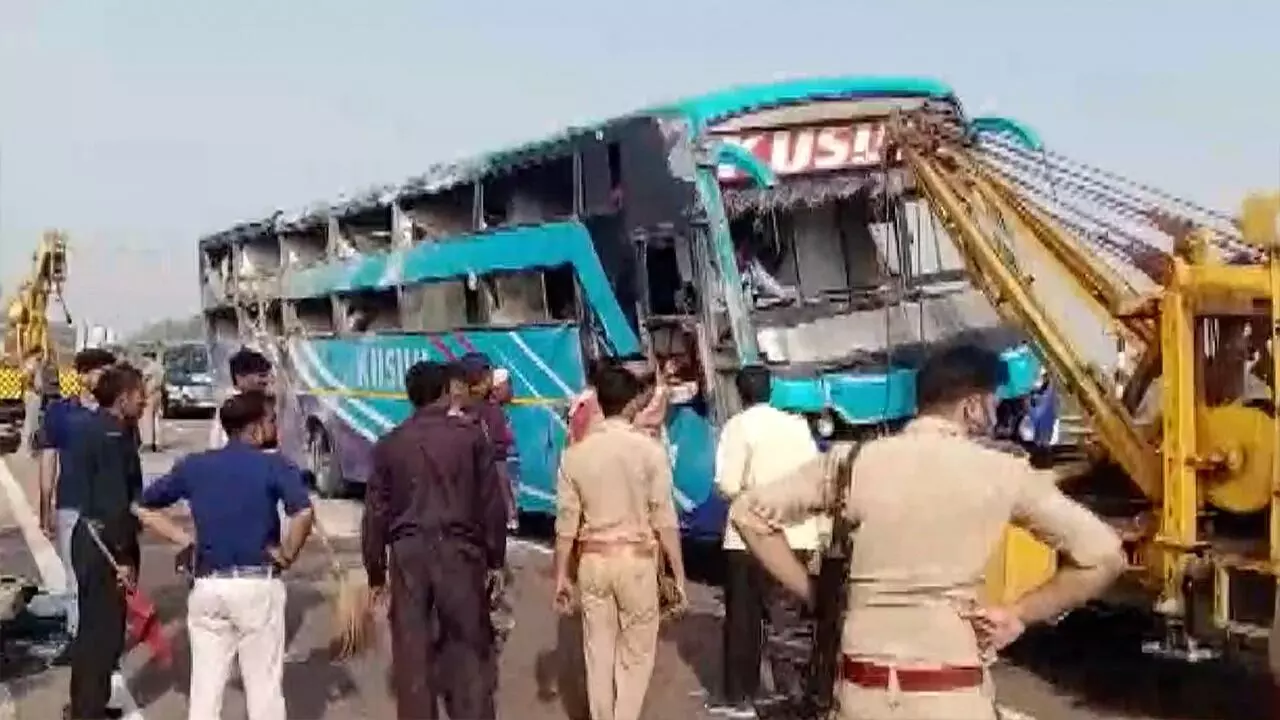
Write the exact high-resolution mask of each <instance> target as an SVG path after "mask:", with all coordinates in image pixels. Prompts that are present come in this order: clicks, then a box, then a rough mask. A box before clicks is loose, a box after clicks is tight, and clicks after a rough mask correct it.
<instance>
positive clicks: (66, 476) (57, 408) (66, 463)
mask: <svg viewBox="0 0 1280 720" xmlns="http://www.w3.org/2000/svg"><path fill="white" fill-rule="evenodd" d="M115 362H116V358H115V355H112V354H111V353H110V352H108V351H106V350H100V349H97V348H90V349H88V350H81V351H80V352H78V353H76V357H75V369H76V373H77V374H78V375H79V376H80V396H79V397H74V398H67V399H65V400H58V401H56V402H54V403H53V404H51V405H49V407H48V408H46V409H45V411H44V419H43V421H42V422H41V425H40V430H39V432H38V433H37V437H36V443H35V447H36V449H37V452H38V462H39V477H40V527H42V528H43V529H44V532H45V535H47V536H48V537H49V538H50V539H51V540H53V541H54V543H55V546H56V548H57V550H58V558H59V559H60V560H62V568H63V570H64V571H65V573H66V578H67V582H66V592H65V593H64V595H63V599H64V603H65V608H66V616H67V635H68V636H70V637H75V634H76V629H77V627H78V625H79V620H80V613H79V607H78V605H77V600H76V573H75V569H74V568H72V567H71V531H72V530H73V529H74V528H75V526H76V522H77V521H78V520H79V519H80V499H81V496H82V495H83V492H84V490H83V487H84V483H85V479H84V473H82V472H77V471H76V469H75V467H74V463H72V462H71V458H70V456H69V453H68V452H67V448H68V446H69V444H70V440H71V437H72V435H73V434H74V429H75V428H76V427H77V426H78V425H79V424H80V423H81V422H83V421H84V419H85V418H86V417H88V416H90V415H92V414H93V412H94V411H95V410H97V408H98V402H97V401H96V400H94V398H93V389H94V387H95V386H97V384H98V378H99V377H100V376H101V375H102V371H103V370H105V369H106V368H108V367H110V366H112V365H114V364H115ZM59 659H60V661H65V660H66V659H67V656H66V654H65V653H64V654H63V655H62V656H61V657H60V658H59Z"/></svg>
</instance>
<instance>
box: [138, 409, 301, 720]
mask: <svg viewBox="0 0 1280 720" xmlns="http://www.w3.org/2000/svg"><path fill="white" fill-rule="evenodd" d="M219 419H220V421H221V423H222V427H223V430H224V431H225V432H226V434H227V437H228V438H230V440H229V442H228V443H227V445H226V446H225V447H223V448H220V449H218V450H210V451H207V452H203V453H198V454H195V455H190V456H188V457H186V458H184V459H183V460H182V461H180V462H179V463H178V464H177V465H175V466H174V467H173V470H172V471H171V472H170V473H169V474H168V475H165V476H164V477H161V478H159V479H157V480H156V481H154V482H153V483H151V484H150V485H148V486H147V489H146V490H145V491H144V492H143V493H142V497H141V499H140V500H139V502H138V504H137V505H136V506H135V507H134V512H135V513H136V514H137V516H138V518H139V519H140V520H141V521H142V523H143V525H144V526H146V527H147V528H148V529H151V530H153V531H154V532H156V533H158V534H160V535H162V536H164V537H166V538H168V539H169V540H171V541H173V542H174V543H175V544H177V545H178V546H179V547H183V548H188V547H190V546H191V544H192V542H193V541H192V539H191V537H190V536H188V535H187V533H186V531H185V530H183V528H182V527H181V526H179V525H177V524H176V523H175V522H174V521H173V520H171V519H170V518H169V517H167V516H166V515H165V514H164V513H162V512H159V510H160V509H161V508H166V507H169V506H171V505H173V504H175V503H177V502H178V501H180V500H186V501H187V505H188V506H189V507H190V509H191V516H192V519H193V520H194V521H195V529H196V537H197V538H199V544H198V546H197V547H196V548H195V549H194V558H193V560H192V563H191V565H192V571H193V572H192V574H193V575H194V576H195V578H196V580H195V585H194V587H193V588H192V590H191V595H190V597H189V598H188V599H187V630H188V634H189V635H190V637H191V692H190V696H189V698H188V703H189V708H190V710H189V714H188V717H189V718H190V720H216V719H217V718H220V717H222V694H223V689H224V688H225V687H226V684H227V679H228V678H229V676H230V673H231V661H232V659H233V658H236V657H238V659H239V663H240V677H241V678H242V681H243V683H244V689H245V700H246V704H247V705H248V715H249V718H250V720H285V719H286V715H285V700H284V690H283V684H282V683H283V680H284V652H285V620H284V618H285V600H286V596H285V585H284V582H283V581H282V580H281V579H280V573H281V571H283V570H285V569H287V568H288V567H289V566H290V565H292V564H293V562H294V560H295V559H297V557H298V554H299V553H300V552H302V547H303V545H304V544H305V543H306V541H307V538H308V537H309V536H310V534H311V528H312V525H313V523H314V522H315V517H314V513H313V510H312V506H311V499H310V497H309V496H308V493H307V488H306V484H305V481H304V480H303V477H302V471H301V470H300V469H299V468H298V467H297V466H296V465H293V464H292V463H290V462H289V461H288V460H285V459H284V458H283V457H282V456H281V455H279V454H278V453H268V452H265V451H264V450H263V449H262V448H263V446H269V445H271V444H273V443H274V441H275V436H276V420H275V410H274V406H273V404H272V402H271V401H270V399H269V398H268V397H267V396H266V395H265V394H263V393H261V392H258V391H249V392H245V393H241V394H239V395H236V396H234V397H231V398H230V399H228V400H227V401H226V402H225V403H223V404H222V407H221V409H220V410H219ZM280 506H283V507H284V512H285V514H286V515H287V516H288V518H289V522H288V529H287V531H286V533H285V534H284V535H283V537H282V536H281V531H280V515H279V507H280Z"/></svg>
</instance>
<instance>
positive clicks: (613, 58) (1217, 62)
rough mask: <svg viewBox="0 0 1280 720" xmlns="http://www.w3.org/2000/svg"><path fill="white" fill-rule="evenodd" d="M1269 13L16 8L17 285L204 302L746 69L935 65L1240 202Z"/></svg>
mask: <svg viewBox="0 0 1280 720" xmlns="http://www.w3.org/2000/svg"><path fill="white" fill-rule="evenodd" d="M1278 33H1280V2H1275V0H1270V1H1268V0H1256V1H1255V0H1230V1H1227V0H1224V1H1223V2H1218V3H1212V2H1203V0H1198V1H1195V2H1192V1H1190V0H1164V1H1163V2H1158V1H1156V0H1149V1H1148V0H1125V1H1123V2H1120V1H1117V0H1107V1H1105V2H1103V1H1097V0H1075V1H1074V2H1070V3H1067V2H1041V3H1026V2H1012V1H1011V0H1004V1H1001V2H994V1H993V2H982V1H981V0H970V1H969V2H956V1H955V0H948V1H939V2H927V1H924V0H919V1H917V2H889V1H887V0H882V1H881V2H875V3H869V2H865V1H855V0H826V1H824V2H818V1H806V0H787V1H786V2H781V1H779V2H761V1H759V0H737V1H736V2H714V1H713V0H678V1H673V0H644V1H643V2H627V3H623V2H605V1H604V0H594V1H593V2H588V1H586V0H544V1H543V2H523V1H517V0H489V1H486V0H472V1H471V2H440V1H433V0H364V1H363V2H356V1H354V0H273V1H272V0H218V1H217V2H212V1H206V0H177V1H175V0H0V278H2V280H0V282H3V284H4V287H5V289H6V290H7V289H8V288H10V287H12V279H13V278H14V277H15V276H16V275H18V274H20V273H22V272H24V271H25V268H26V262H27V258H28V256H29V253H30V250H31V247H32V245H33V243H34V242H35V241H36V239H37V237H38V234H39V232H40V231H41V229H42V228H44V227H47V226H57V227H62V228H65V229H66V230H67V231H68V232H69V233H70V235H71V241H72V243H73V255H72V259H71V264H70V273H71V280H70V291H69V303H70V306H71V310H72V312H73V313H75V314H76V315H78V316H80V317H82V318H84V319H87V320H91V321H93V322H97V323H103V324H113V325H115V326H117V327H118V328H120V329H122V330H126V331H127V330H129V329H132V328H135V327H137V326H138V325H140V324H142V323H144V322H146V321H148V320H150V319H155V318H158V317H162V316H166V315H176V314H180V313H183V312H190V311H192V310H194V309H195V308H196V306H197V290H196V285H195V263H196V240H197V238H198V237H199V236H200V235H202V234H203V233H206V232H209V231H212V230H217V229H220V228H222V227H225V226H229V225H231V224H233V223H235V222H237V221H240V220H244V219H248V218H251V217H258V216H261V215H264V214H266V213H268V212H270V211H271V210H272V209H273V208H276V207H286V208H287V207H293V206H296V205H300V204H304V203H307V202H310V201H314V200H321V199H330V198H333V197H336V196H337V195H338V194H339V193H341V192H344V191H351V190H358V189H360V188H362V187H365V186H367V185H370V184H374V183H379V182H393V181H398V180H401V179H403V178H404V177H407V176H409V175H412V174H415V173H417V172H419V171H421V170H423V169H425V167H426V166H428V165H429V164H431V163H432V162H434V161H437V160H443V159H449V158H452V157H456V156H459V155H466V154H469V153H472V152H476V151H481V150H485V149H491V148H495V147H497V146H500V145H501V144H503V143H507V142H510V141H515V140H523V139H531V138H534V137H537V136H539V135H541V134H543V133H545V132H546V131H549V130H552V129H554V128H557V127H559V126H562V125H565V124H569V123H573V122H582V121H585V120H590V119H596V118H600V117H604V116H608V115H612V114H615V113H620V112H624V111H628V110H631V109H635V108H637V107H639V106H642V105H646V104H649V103H652V102H655V101H660V100H666V99H672V98H673V97H678V96H683V95H687V94H692V93H697V92H700V91H703V90H708V89H714V88H717V87H721V86H724V85H728V84H732V83H736V82H751V81H759V80H767V79H770V78H773V77H777V76H784V75H785V76H795V75H810V74H813V75H827V74H860V73H866V74H921V75H932V76H937V77H940V78H942V79H945V80H947V81H949V82H950V83H952V84H953V85H954V87H955V88H956V89H957V91H958V92H959V94H960V97H961V99H962V100H963V101H964V102H965V103H966V105H967V107H968V109H969V110H970V112H999V113H1001V114H1006V115H1011V116H1014V117H1018V118H1020V119H1022V120H1024V121H1026V122H1029V123H1030V124H1031V125H1033V126H1034V127H1036V128H1037V129H1038V130H1039V131H1040V132H1041V133H1042V134H1043V136H1044V137H1045V139H1046V141H1047V142H1048V143H1049V144H1050V145H1051V146H1053V147H1055V148H1056V149H1058V150H1060V151H1063V152H1066V153H1069V154H1071V155H1073V156H1075V157H1078V158H1081V159H1086V160H1089V161H1092V162H1093V163H1095V164H1100V165H1104V166H1106V167H1108V168H1111V169H1113V170H1116V171H1118V172H1122V173H1124V174H1127V175H1130V176H1133V177H1135V178H1140V179H1143V180H1146V181H1149V182H1151V183H1154V184H1158V185H1161V186H1163V187H1166V188H1168V189H1169V190H1171V191H1175V192H1178V193H1182V194H1186V195H1188V196H1191V197H1193V198H1195V199H1198V200H1201V201H1204V202H1208V203H1212V204H1215V205H1219V206H1224V207H1228V206H1229V207H1231V208H1233V209H1234V207H1235V205H1236V204H1237V202H1238V199H1239V197H1240V196H1241V195H1242V193H1244V192H1245V191H1246V190H1248V189H1253V188H1262V187H1275V186H1276V185H1277V184H1280V41H1277V37H1278Z"/></svg>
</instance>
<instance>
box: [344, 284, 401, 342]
mask: <svg viewBox="0 0 1280 720" xmlns="http://www.w3.org/2000/svg"><path fill="white" fill-rule="evenodd" d="M338 311H339V312H338V316H339V321H340V322H341V323H342V325H341V326H340V327H339V329H338V330H339V332H342V333H366V332H388V331H391V332H395V331H399V330H401V329H402V324H401V320H400V298H399V293H398V292H397V291H396V289H395V288H391V289H377V290H361V291H359V292H354V293H342V294H340V295H338Z"/></svg>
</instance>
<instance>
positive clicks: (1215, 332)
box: [891, 112, 1280, 672]
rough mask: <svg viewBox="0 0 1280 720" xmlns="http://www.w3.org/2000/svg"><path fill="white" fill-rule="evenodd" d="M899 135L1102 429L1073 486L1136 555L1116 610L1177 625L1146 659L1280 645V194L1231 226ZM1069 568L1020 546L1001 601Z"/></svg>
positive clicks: (1053, 173)
mask: <svg viewBox="0 0 1280 720" xmlns="http://www.w3.org/2000/svg"><path fill="white" fill-rule="evenodd" d="M891 125H892V131H891V132H892V137H893V138H894V141H895V144H896V146H897V148H898V152H899V153H900V154H901V157H902V162H903V163H904V165H905V166H906V168H907V169H908V170H909V171H910V175H911V177H912V181H913V182H914V184H915V191H916V193H917V194H918V196H919V197H920V198H921V199H922V200H923V201H924V202H925V203H927V204H928V206H929V207H930V208H931V210H932V213H933V215H934V216H935V217H936V218H937V219H938V220H939V221H940V222H941V224H942V225H943V226H944V227H945V229H946V231H947V234H948V235H949V236H950V238H951V239H952V240H953V241H954V242H955V244H956V246H957V248H958V249H959V250H960V255H961V256H962V258H963V260H964V262H965V264H966V266H967V270H968V273H969V276H970V279H971V281H972V282H973V284H974V285H975V286H976V287H978V288H979V289H980V290H981V291H982V292H983V293H984V294H985V295H986V296H987V298H988V299H989V300H990V301H991V303H992V304H993V305H994V306H995V308H996V309H997V311H998V312H999V314H1000V315H1001V316H1002V318H1003V319H1004V320H1005V321H1007V322H1009V323H1011V324H1013V325H1015V326H1017V327H1019V328H1020V329H1021V330H1022V331H1023V332H1024V333H1025V334H1026V336H1027V337H1028V338H1030V340H1031V341H1032V342H1033V343H1034V344H1035V346H1036V347H1037V349H1038V351H1039V354H1040V357H1041V359H1042V361H1043V362H1044V364H1045V366H1046V367H1047V369H1048V370H1049V371H1050V372H1051V374H1052V375H1053V376H1054V378H1055V379H1056V381H1057V382H1058V383H1059V385H1060V387H1061V389H1062V390H1063V391H1064V392H1065V393H1066V394H1067V395H1069V396H1070V397H1071V398H1073V399H1074V401H1075V403H1076V404H1077V406H1078V407H1079V408H1080V410H1081V411H1082V413H1083V415H1084V416H1085V417H1086V418H1087V419H1088V421H1089V424H1090V426H1091V430H1092V441H1091V442H1093V443H1096V447H1095V448H1094V449H1095V450H1096V451H1097V453H1096V456H1097V458H1098V460H1099V463H1098V464H1096V465H1095V466H1094V467H1093V469H1092V472H1090V473H1087V474H1084V475H1082V476H1078V477H1074V478H1065V479H1063V480H1062V482H1063V483H1064V489H1066V490H1067V491H1068V492H1070V493H1072V494H1073V495H1075V496H1076V497H1077V498H1079V499H1080V500H1081V501H1082V502H1084V503H1086V504H1087V505H1089V506H1090V507H1091V508H1093V509H1094V510H1095V511H1096V512H1098V513H1099V514H1100V515H1101V516H1103V517H1104V518H1106V519H1107V520H1108V521H1110V522H1111V523H1112V524H1113V525H1114V526H1115V527H1116V528H1117V529H1118V530H1119V531H1120V532H1121V535H1122V537H1123V538H1124V539H1125V544H1126V548H1127V551H1128V554H1129V558H1130V568H1129V572H1128V573H1127V574H1126V577H1125V579H1124V581H1122V582H1121V583H1120V584H1118V586H1117V588H1116V590H1115V593H1114V597H1113V598H1111V599H1112V600H1115V601H1117V602H1124V603H1131V602H1133V601H1135V600H1136V601H1137V602H1139V603H1142V604H1143V605H1145V606H1146V607H1148V608H1150V609H1151V610H1152V611H1153V612H1154V613H1155V614H1156V616H1157V617H1158V618H1159V619H1161V620H1162V621H1163V622H1162V623H1161V624H1160V626H1161V627H1162V628H1164V633H1163V634H1162V636H1161V637H1158V638H1153V639H1152V641H1151V642H1150V643H1149V646H1148V649H1149V650H1152V651H1156V652H1162V653H1168V654H1172V655H1175V656H1181V657H1190V658H1195V657H1198V656H1202V655H1205V654H1212V653H1213V651H1214V648H1217V647H1223V646H1230V647H1241V646H1249V645H1251V644H1254V641H1256V642H1257V644H1261V642H1263V641H1267V640H1268V639H1269V638H1271V637H1272V636H1274V635H1276V634H1277V630H1275V629H1273V628H1274V627H1276V625H1277V620H1276V612H1275V607H1276V604H1277V602H1276V600H1274V599H1273V597H1274V596H1275V591H1276V577H1277V575H1278V574H1280V502H1277V498H1278V497H1280V454H1278V453H1277V452H1276V445H1277V438H1280V417H1277V415H1276V412H1275V402H1276V377H1277V376H1280V356H1277V354H1276V345H1277V337H1280V302H1277V297H1280V193H1277V194H1270V195H1258V196H1254V197H1250V198H1249V199H1247V200H1246V202H1245V203H1244V206H1243V211H1242V212H1241V213H1240V214H1239V215H1237V216H1229V215H1225V214H1223V213H1218V212H1215V211H1213V210H1210V209H1208V208H1204V207H1201V206H1199V205H1196V204H1194V203H1191V202H1188V201H1185V200H1181V199H1179V198H1176V197H1174V196H1172V195H1170V194H1168V193H1165V192H1162V191H1160V190H1158V189H1155V188H1152V187H1148V186H1145V185H1142V184H1139V183H1135V182H1131V181H1128V180H1126V179H1125V178H1122V177H1121V176H1119V175H1116V174H1114V173H1110V172H1107V171H1105V170H1101V169H1099V168H1094V167H1091V166H1089V165H1086V164H1084V163H1079V162H1077V161H1075V160H1073V159H1070V158H1067V157H1065V156H1061V155H1057V154H1054V153H1051V152H1049V151H1047V150H1044V149H1032V148H1028V146H1027V145H1026V143H1025V142H1012V141H1010V139H1009V136H1008V135H1007V129H1006V133H1001V132H993V133H984V134H975V133H974V132H973V129H972V127H965V126H964V125H962V124H960V123H959V122H958V121H956V120H955V119H952V118H946V117H941V116H938V115H933V114H930V113H928V112H919V113H914V114H906V115H900V116H897V117H895V118H894V120H893V122H892V123H891ZM1023 140H1025V137H1024V138H1023ZM1032 260H1034V262H1035V263H1039V267H1041V268H1043V269H1045V270H1044V272H1042V273H1041V275H1047V274H1053V275H1055V276H1057V278H1058V279H1060V280H1064V281H1065V283H1064V284H1065V286H1066V287H1068V288H1069V289H1070V290H1072V291H1073V292H1074V295H1075V296H1076V297H1077V298H1078V301H1079V302H1082V303H1083V304H1084V305H1085V307H1087V308H1088V309H1089V310H1090V311H1092V313H1093V314H1094V316H1095V317H1096V319H1097V320H1098V321H1100V322H1101V323H1102V325H1103V326H1104V327H1105V329H1106V330H1107V331H1108V332H1109V334H1110V335H1112V336H1114V337H1116V338H1118V339H1120V340H1122V341H1123V342H1124V343H1125V345H1126V346H1128V347H1130V348H1133V349H1135V350H1136V358H1137V362H1136V366H1135V370H1134V371H1133V372H1132V373H1131V374H1130V377H1129V378H1127V379H1121V380H1118V379H1117V378H1115V377H1113V376H1110V375H1107V374H1105V373H1102V372H1099V371H1098V370H1097V369H1096V366H1095V364H1094V363H1091V362H1090V361H1089V359H1088V358H1087V357H1085V355H1084V354H1083V353H1082V352H1081V350H1080V347H1081V346H1080V343H1079V342H1077V341H1076V339H1075V338H1073V337H1072V336H1071V334H1070V333H1069V332H1068V331H1067V329H1066V321H1065V320H1064V318H1062V317H1061V316H1060V314H1061V312H1062V311H1061V308H1060V307H1056V306H1055V303H1051V302H1048V301H1047V300H1046V298H1045V297H1044V294H1043V293H1042V292H1040V291H1039V290H1040V288H1038V287H1037V286H1038V285H1039V284H1040V283H1041V281H1042V280H1046V279H1048V278H1046V277H1035V276H1033V274H1031V273H1029V272H1028V271H1027V270H1026V266H1027V264H1028V262H1029V261H1032ZM1055 312H1057V313H1058V314H1057V315H1055ZM1055 560H1056V558H1055V555H1054V553H1053V552H1052V551H1050V550H1049V549H1048V548H1046V547H1044V546H1042V545H1039V544H1038V543H1037V542H1036V541H1034V540H1032V539H1031V538H1030V536H1029V535H1025V534H1023V533H1021V532H1020V531H1017V530H1013V529H1011V530H1010V531H1008V532H1007V533H1006V535H1005V542H1004V543H1003V545H1002V547H1001V551H1000V552H999V553H998V556H997V557H995V558H993V560H992V564H991V566H990V572H989V573H988V592H989V594H991V595H992V596H993V599H994V600H997V601H1000V600H1007V599H1011V598H1012V597H1014V596H1017V595H1018V594H1020V593H1022V592H1024V591H1025V590H1026V589H1028V588H1029V587H1030V586H1033V585H1035V584H1038V583H1039V582H1040V581H1041V580H1042V579H1043V578H1044V577H1046V575H1047V573H1048V571H1049V570H1051V568H1052V567H1053V563H1054V562H1055ZM1224 641H1230V643H1229V645H1227V644H1225V643H1224ZM1276 641H1277V642H1280V638H1277V640H1276ZM1274 670H1275V671H1276V672H1280V668H1275V669H1274Z"/></svg>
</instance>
